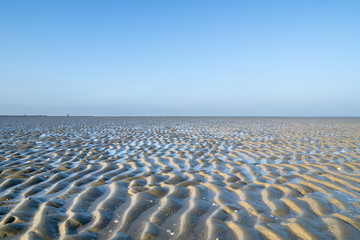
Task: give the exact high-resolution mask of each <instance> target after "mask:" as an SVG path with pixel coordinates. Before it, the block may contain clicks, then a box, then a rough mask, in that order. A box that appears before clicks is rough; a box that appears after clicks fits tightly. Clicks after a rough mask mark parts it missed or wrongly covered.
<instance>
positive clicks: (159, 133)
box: [0, 117, 360, 239]
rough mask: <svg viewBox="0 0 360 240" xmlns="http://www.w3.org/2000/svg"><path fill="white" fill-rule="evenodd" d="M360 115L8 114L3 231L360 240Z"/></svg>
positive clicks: (0, 212)
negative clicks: (246, 116)
mask: <svg viewBox="0 0 360 240" xmlns="http://www.w3.org/2000/svg"><path fill="white" fill-rule="evenodd" d="M359 200H360V119H359V118H130V117H126V118H125V117H124V118H110V117H108V118H105V117H0V237H1V238H4V239H19V238H20V239H357V238H359V239H360V201H359Z"/></svg>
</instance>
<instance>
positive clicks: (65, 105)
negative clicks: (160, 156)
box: [0, 0, 360, 116]
mask: <svg viewBox="0 0 360 240" xmlns="http://www.w3.org/2000/svg"><path fill="white" fill-rule="evenodd" d="M67 113H68V114H70V115H165V116H172V115H208V116H209V115H210V116H216V115H219V116H224V115H225V116H229V115H230V116H264V115H265V116H360V1H359V0H354V1H347V0H344V1H340V0H301V1H300V0H296V1H289V0H284V1H280V0H272V1H269V0H264V1H259V0H254V1H252V0H251V1H250V0H249V1H241V0H237V1H221V0H217V1H211V0H178V1H175V0H163V1H157V0H151V1H149V0H143V1H137V0H129V1H125V0H124V1H115V0H113V1H111V0H107V1H100V0H99V1H91V0H84V1H80V0H71V1H70V0H62V1H48V0H46V1H45V0H44V1H37V0H31V1H29V0H24V1H17V0H3V1H0V115H1V114H47V115H65V114H67Z"/></svg>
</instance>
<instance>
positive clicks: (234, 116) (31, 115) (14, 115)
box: [0, 114, 360, 118]
mask: <svg viewBox="0 0 360 240" xmlns="http://www.w3.org/2000/svg"><path fill="white" fill-rule="evenodd" d="M0 117H69V118H70V117H125V118H135V117H138V118H161V117H162V118H166V117H169V118H171V117H174V118H181V117H183V118H195V117H199V118H211V117H212V118H222V117H223V118H360V116H321V115H320V116H308V115H302V116H301V115H299V116H287V115H198V116H197V115H46V114H0Z"/></svg>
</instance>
